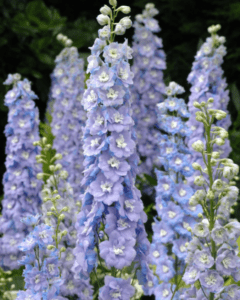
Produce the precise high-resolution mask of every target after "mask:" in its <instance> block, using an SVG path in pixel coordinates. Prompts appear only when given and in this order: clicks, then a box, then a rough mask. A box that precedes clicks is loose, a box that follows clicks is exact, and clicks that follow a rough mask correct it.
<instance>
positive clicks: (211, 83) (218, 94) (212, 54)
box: [187, 25, 231, 184]
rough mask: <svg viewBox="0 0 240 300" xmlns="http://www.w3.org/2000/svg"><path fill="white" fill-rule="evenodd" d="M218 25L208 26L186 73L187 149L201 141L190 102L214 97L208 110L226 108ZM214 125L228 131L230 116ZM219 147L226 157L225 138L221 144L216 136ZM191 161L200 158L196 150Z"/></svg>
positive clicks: (201, 132)
mask: <svg viewBox="0 0 240 300" xmlns="http://www.w3.org/2000/svg"><path fill="white" fill-rule="evenodd" d="M220 28H221V26H220V25H213V26H211V27H209V28H208V31H209V33H211V37H209V38H207V40H206V42H205V43H203V45H202V46H201V48H200V49H199V51H198V52H197V55H196V57H195V62H194V63H193V67H192V71H191V73H190V74H189V76H188V82H189V83H190V84H191V85H192V87H191V89H190V91H191V96H190V97H189V102H188V107H189V112H190V113H191V116H190V118H189V120H188V122H187V124H188V126H189V127H191V129H192V134H191V137H190V138H189V139H188V142H187V144H188V146H189V148H190V147H191V145H192V143H193V142H194V141H196V140H198V139H199V138H200V139H201V140H204V125H203V124H202V123H199V122H198V121H197V120H196V119H195V113H196V111H197V109H196V108H195V107H194V105H193V103H194V101H199V102H203V101H204V102H205V103H206V102H207V100H208V98H210V97H212V98H213V99H214V104H212V107H211V108H212V109H220V110H223V111H227V105H228V102H229V96H228V94H229V91H228V90H226V87H227V83H226V79H225V78H223V77H222V76H223V70H222V68H221V64H222V63H223V56H224V55H226V47H225V46H224V45H223V43H224V42H225V37H223V36H221V37H220V36H218V35H217V34H216V32H217V31H218V30H219V29H220ZM209 105H210V104H209ZM198 120H199V119H198ZM217 125H218V126H221V127H223V128H224V129H226V130H228V128H229V126H230V125H231V120H230V115H228V116H227V117H226V118H225V119H224V120H221V121H218V122H217ZM219 146H223V147H221V153H222V154H221V155H222V157H228V155H229V153H230V152H231V147H230V144H229V141H228V140H227V141H225V144H224V142H223V141H222V140H221V139H219V140H218V141H217V143H216V144H215V147H214V149H215V150H219ZM191 161H192V162H200V161H202V157H201V155H200V154H199V153H198V152H196V153H193V155H192V158H191ZM192 179H193V177H192ZM189 183H190V184H193V182H192V180H190V181H189Z"/></svg>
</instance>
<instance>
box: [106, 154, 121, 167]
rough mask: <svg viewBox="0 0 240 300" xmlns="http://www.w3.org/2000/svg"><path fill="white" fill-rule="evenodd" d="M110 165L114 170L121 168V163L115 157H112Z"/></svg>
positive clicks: (109, 161)
mask: <svg viewBox="0 0 240 300" xmlns="http://www.w3.org/2000/svg"><path fill="white" fill-rule="evenodd" d="M108 164H109V165H110V166H111V167H112V168H117V169H118V168H119V164H120V161H119V160H117V159H116V158H115V157H112V158H110V159H109V160H108Z"/></svg>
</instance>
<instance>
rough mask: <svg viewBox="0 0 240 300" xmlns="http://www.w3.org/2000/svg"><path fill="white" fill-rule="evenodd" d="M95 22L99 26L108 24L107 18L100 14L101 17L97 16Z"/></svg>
mask: <svg viewBox="0 0 240 300" xmlns="http://www.w3.org/2000/svg"><path fill="white" fill-rule="evenodd" d="M97 21H98V23H99V24H100V25H102V26H103V25H106V24H109V22H110V18H109V17H108V16H105V15H103V14H101V15H98V16H97Z"/></svg>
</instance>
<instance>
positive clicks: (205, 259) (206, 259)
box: [199, 253, 209, 264]
mask: <svg viewBox="0 0 240 300" xmlns="http://www.w3.org/2000/svg"><path fill="white" fill-rule="evenodd" d="M199 260H200V262H202V263H203V264H208V263H209V256H208V255H207V254H206V253H202V254H201V255H200V257H199Z"/></svg>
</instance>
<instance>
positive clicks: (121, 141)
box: [116, 134, 127, 148]
mask: <svg viewBox="0 0 240 300" xmlns="http://www.w3.org/2000/svg"><path fill="white" fill-rule="evenodd" d="M116 143H117V147H118V148H125V147H126V146H127V143H125V140H124V137H123V135H122V134H120V136H119V138H118V139H116Z"/></svg>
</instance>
